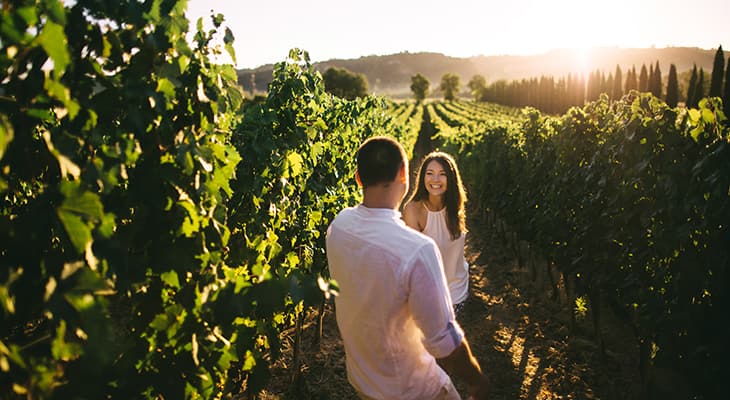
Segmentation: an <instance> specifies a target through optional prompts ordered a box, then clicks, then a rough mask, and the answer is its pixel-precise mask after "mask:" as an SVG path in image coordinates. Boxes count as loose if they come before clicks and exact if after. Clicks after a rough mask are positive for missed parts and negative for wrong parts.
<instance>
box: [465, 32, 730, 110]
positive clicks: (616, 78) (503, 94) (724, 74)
mask: <svg viewBox="0 0 730 400" xmlns="http://www.w3.org/2000/svg"><path fill="white" fill-rule="evenodd" d="M475 79H479V80H481V77H474V78H473V79H472V81H475ZM708 81H709V85H708V84H707V83H708ZM470 88H471V89H472V95H473V96H474V98H475V99H476V100H480V101H489V102H495V103H499V104H504V105H508V106H514V107H524V106H532V107H535V108H538V109H540V110H541V111H543V112H547V113H551V114H559V113H564V112H565V111H567V110H568V109H569V108H570V107H573V106H582V105H583V104H584V103H585V102H587V101H594V100H597V99H598V98H599V97H600V95H601V93H605V94H607V95H608V97H609V98H610V99H620V98H621V97H622V96H623V95H624V94H626V93H629V91H631V90H638V91H640V92H650V93H652V94H653V95H654V96H656V97H658V98H661V99H663V100H665V101H666V102H667V104H668V105H669V106H670V107H676V106H677V105H680V104H684V105H685V106H686V107H693V108H697V106H698V104H699V101H700V99H702V98H703V97H707V96H713V97H720V98H722V99H723V103H724V111H725V114H728V112H729V111H730V108H729V107H728V104H729V103H730V60H729V61H728V62H727V68H726V62H725V57H724V53H723V50H722V46H719V47H718V49H717V51H716V53H715V59H714V63H713V68H712V72H711V74H710V75H709V76H708V75H707V73H706V72H705V71H704V69H703V68H702V67H700V68H699V70H698V69H697V65H696V64H695V65H694V67H693V68H692V70H691V72H690V77H689V81H688V83H687V85H686V89H685V90H681V89H680V84H679V77H678V72H677V68H676V66H675V65H674V64H671V65H670V67H669V73H668V75H667V78H666V80H665V79H664V78H663V76H662V71H661V69H660V66H659V62H658V61H657V62H656V63H655V64H653V65H652V64H649V68H648V69H647V67H646V64H644V65H642V66H641V69H640V70H639V72H638V74H637V71H636V68H635V67H634V66H632V67H631V68H630V69H627V70H626V71H623V70H622V69H621V67H620V66H619V65H617V66H616V69H615V71H614V72H612V73H609V74H608V75H606V73H605V72H604V71H601V70H594V71H592V72H591V73H589V74H588V76H587V77H584V76H582V75H580V74H575V75H574V74H568V76H567V77H560V78H558V79H555V78H554V77H552V76H541V77H540V78H536V77H535V78H530V79H522V80H519V81H510V82H507V81H504V80H500V81H497V82H494V83H492V84H490V85H488V86H480V85H477V86H475V87H473V88H472V87H470Z"/></svg>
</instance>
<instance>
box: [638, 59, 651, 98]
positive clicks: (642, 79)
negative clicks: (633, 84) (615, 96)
mask: <svg viewBox="0 0 730 400" xmlns="http://www.w3.org/2000/svg"><path fill="white" fill-rule="evenodd" d="M639 91H640V92H648V91H649V73H648V72H647V71H646V64H641V73H639Z"/></svg>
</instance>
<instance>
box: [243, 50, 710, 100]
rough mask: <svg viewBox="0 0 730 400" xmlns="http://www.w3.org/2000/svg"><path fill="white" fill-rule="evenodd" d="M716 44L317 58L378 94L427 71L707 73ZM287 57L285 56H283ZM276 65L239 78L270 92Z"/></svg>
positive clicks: (403, 90)
mask: <svg viewBox="0 0 730 400" xmlns="http://www.w3.org/2000/svg"><path fill="white" fill-rule="evenodd" d="M715 51H716V49H709V50H706V49H700V48H688V47H669V48H648V49H623V48H615V47H611V48H609V47H607V48H599V49H593V50H591V51H590V53H588V52H583V53H580V52H577V51H575V50H565V49H564V50H554V51H551V52H548V53H545V54H540V55H532V56H511V55H501V56H475V57H469V58H456V57H449V56H445V55H443V54H439V53H408V52H403V53H398V54H390V55H383V56H377V55H371V56H365V57H360V58H357V59H350V60H340V59H333V60H328V61H323V62H318V63H315V68H317V69H318V70H319V71H320V72H324V71H325V70H326V69H327V68H328V67H331V66H336V67H340V68H346V69H348V70H350V71H353V72H358V73H362V74H365V76H366V77H367V79H368V83H369V85H370V90H371V91H372V92H373V93H376V94H388V95H394V96H398V95H407V94H408V93H409V92H410V89H409V86H410V78H411V76H413V75H415V74H417V73H421V74H423V75H424V76H426V77H427V78H428V79H429V81H431V87H432V89H433V88H435V87H436V86H438V82H439V81H440V79H441V76H442V75H443V74H444V73H447V72H453V73H456V74H458V75H459V76H460V77H461V80H462V84H466V83H467V82H468V81H469V79H471V77H472V76H474V75H475V74H481V75H483V76H484V77H486V78H487V81H488V82H494V81H497V80H500V79H507V80H513V79H521V78H527V77H535V76H540V75H552V76H556V77H557V76H563V75H567V74H568V73H573V74H575V73H581V72H587V71H590V70H595V69H596V68H599V69H602V70H604V71H605V72H606V73H609V72H613V71H614V70H615V68H616V65H620V66H621V69H622V70H624V71H625V70H626V69H627V68H631V66H636V69H637V71H638V70H639V69H640V68H641V65H642V64H646V65H647V67H648V65H649V64H650V63H651V64H654V63H656V62H657V61H659V64H660V68H661V70H662V73H663V74H666V73H667V72H668V71H669V65H670V64H672V63H674V64H675V65H676V66H677V70H678V72H679V73H680V74H681V73H682V72H685V71H687V70H688V69H690V68H692V65H693V63H697V66H698V67H703V68H704V69H705V72H708V73H709V72H710V71H711V69H712V60H713V57H714V54H715ZM282 60H283V57H282ZM272 67H273V66H272V65H270V64H269V65H263V66H261V67H258V68H255V69H242V70H239V71H238V80H239V83H240V84H242V85H243V87H244V89H245V90H247V91H250V90H251V87H252V83H251V82H252V75H253V80H254V81H255V85H256V87H255V89H256V91H259V92H261V91H264V90H265V89H266V87H267V85H268V83H269V82H270V81H271V71H272Z"/></svg>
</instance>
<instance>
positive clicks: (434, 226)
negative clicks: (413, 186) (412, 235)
mask: <svg viewBox="0 0 730 400" xmlns="http://www.w3.org/2000/svg"><path fill="white" fill-rule="evenodd" d="M423 206H424V207H425V208H426V210H427V211H428V217H427V218H426V227H425V228H423V234H425V235H427V236H429V237H431V238H432V239H433V240H434V241H435V242H436V244H437V245H438V247H439V251H441V258H442V259H443V261H444V274H445V275H446V282H447V283H448V285H449V292H450V293H451V302H452V303H453V304H458V303H461V302H463V301H464V300H466V297H467V295H468V294H469V264H467V263H466V260H464V241H465V239H466V236H465V235H464V234H463V233H462V234H461V236H460V237H459V238H457V239H456V240H451V233H449V228H448V227H447V226H446V208H443V209H441V211H431V210H429V209H428V207H426V205H425V204H424V205H423Z"/></svg>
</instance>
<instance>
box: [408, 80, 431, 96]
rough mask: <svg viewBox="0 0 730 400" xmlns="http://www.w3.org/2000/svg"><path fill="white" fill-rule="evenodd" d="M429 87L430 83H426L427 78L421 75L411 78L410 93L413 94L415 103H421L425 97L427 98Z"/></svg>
mask: <svg viewBox="0 0 730 400" xmlns="http://www.w3.org/2000/svg"><path fill="white" fill-rule="evenodd" d="M430 85H431V82H429V81H428V78H426V77H425V76H423V75H421V74H416V75H414V76H412V77H411V92H413V97H414V98H415V99H416V100H417V101H423V100H424V99H425V98H426V96H428V88H429V86H430Z"/></svg>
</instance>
